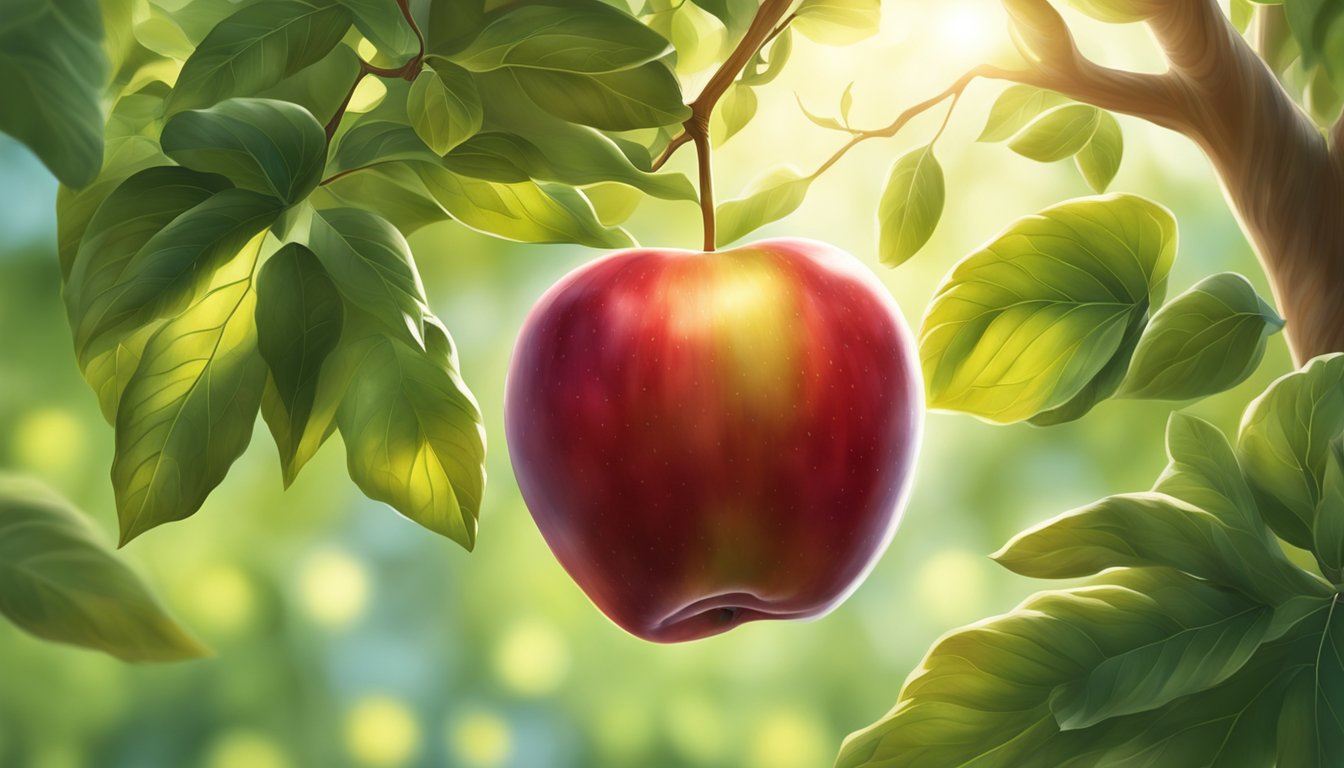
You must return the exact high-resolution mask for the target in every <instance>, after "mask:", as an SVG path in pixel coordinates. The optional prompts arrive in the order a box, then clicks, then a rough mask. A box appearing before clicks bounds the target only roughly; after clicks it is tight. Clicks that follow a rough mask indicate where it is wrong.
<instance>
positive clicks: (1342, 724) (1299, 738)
mask: <svg viewBox="0 0 1344 768" xmlns="http://www.w3.org/2000/svg"><path fill="white" fill-rule="evenodd" d="M1339 601H1340V598H1339V596H1335V597H1334V598H1332V599H1331V601H1330V605H1329V608H1328V609H1327V610H1326V611H1324V613H1325V621H1324V624H1323V626H1322V625H1317V626H1313V627H1311V629H1312V630H1314V631H1315V632H1314V634H1312V633H1309V632H1302V633H1301V634H1302V635H1304V637H1303V638H1302V639H1303V640H1308V641H1310V644H1309V645H1307V647H1305V648H1303V649H1302V652H1301V653H1300V654H1299V656H1298V658H1297V659H1294V661H1296V662H1297V665H1296V666H1295V667H1294V670H1295V671H1296V670H1297V669H1299V668H1302V667H1305V669H1301V672H1300V674H1299V675H1298V676H1297V679H1296V681H1295V683H1294V685H1293V686H1292V687H1291V688H1290V690H1289V692H1288V694H1287V697H1286V698H1285V700H1284V704H1283V712H1282V715H1281V717H1280V719H1279V734H1280V736H1279V762H1278V764H1279V765H1280V766H1283V767H1284V768H1289V767H1290V766H1312V768H1326V767H1327V766H1334V765H1339V764H1340V763H1341V761H1344V715H1341V713H1344V610H1340V606H1339Z"/></svg>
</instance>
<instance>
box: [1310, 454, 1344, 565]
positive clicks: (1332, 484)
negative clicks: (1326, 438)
mask: <svg viewBox="0 0 1344 768" xmlns="http://www.w3.org/2000/svg"><path fill="white" fill-rule="evenodd" d="M1311 534H1312V550H1313V551H1314V552H1315V553H1316V560H1317V561H1318V562H1319V563H1320V564H1321V570H1322V572H1324V573H1325V575H1326V576H1327V577H1329V579H1330V580H1331V581H1332V582H1334V583H1335V585H1336V586H1340V585H1341V584H1344V435H1341V436H1339V437H1336V438H1335V439H1334V440H1333V441H1331V442H1330V457H1329V459H1328V460H1327V462H1326V466H1325V480H1324V482H1323V483H1322V488H1321V501H1320V503H1319V504H1317V505H1316V522H1315V525H1314V526H1313V527H1312V532H1311Z"/></svg>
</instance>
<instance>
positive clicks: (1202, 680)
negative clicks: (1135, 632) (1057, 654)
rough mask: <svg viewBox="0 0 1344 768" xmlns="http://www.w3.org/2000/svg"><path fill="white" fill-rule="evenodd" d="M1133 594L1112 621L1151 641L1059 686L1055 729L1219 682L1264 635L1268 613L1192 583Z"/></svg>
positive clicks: (1053, 700) (1158, 585) (1053, 704)
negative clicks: (1150, 631) (1147, 634)
mask: <svg viewBox="0 0 1344 768" xmlns="http://www.w3.org/2000/svg"><path fill="white" fill-rule="evenodd" d="M1148 586H1150V588H1148V589H1144V590H1139V589H1138V588H1137V587H1138V585H1135V586H1134V588H1135V589H1136V592H1138V594H1135V595H1134V596H1133V603H1132V604H1131V605H1127V606H1126V610H1125V611H1124V612H1123V613H1122V615H1121V616H1117V617H1116V618H1115V620H1116V621H1124V622H1134V623H1141V624H1147V625H1150V626H1153V627H1157V628H1160V629H1159V631H1158V632H1155V633H1154V635H1155V636H1154V637H1153V639H1152V640H1149V641H1148V642H1147V643H1144V644H1143V645H1139V646H1137V647H1134V648H1131V649H1129V650H1125V651H1122V652H1119V653H1116V654H1114V655H1106V656H1105V657H1104V658H1103V659H1102V660H1101V661H1100V662H1099V663H1098V664H1096V666H1094V667H1093V668H1092V669H1091V670H1089V671H1088V673H1087V674H1086V676H1084V677H1080V678H1077V679H1075V680H1071V681H1069V682H1067V683H1064V684H1063V685H1061V686H1060V687H1059V688H1058V689H1056V690H1055V692H1054V694H1053V695H1052V696H1051V697H1050V709H1051V711H1052V712H1053V713H1054V715H1055V720H1056V722H1058V723H1059V726H1060V728H1061V729H1063V730H1072V729H1076V728H1087V727H1088V726H1092V725H1096V724H1097V723H1100V722H1101V721H1103V720H1106V719H1108V718H1111V717H1116V716H1118V715H1128V714H1133V713H1135V712H1145V711H1147V710H1150V709H1156V708H1157V707H1160V706H1162V705H1164V704H1167V703H1169V702H1171V701H1174V700H1175V699H1178V698H1180V697H1181V696H1185V695H1187V694H1191V693H1197V692H1199V691H1203V690H1205V689H1208V688H1212V687H1213V686H1215V685H1217V684H1219V683H1221V682H1223V681H1224V680H1226V679H1228V678H1229V677H1231V676H1232V674H1233V673H1235V672H1236V671H1237V670H1238V669H1240V668H1241V667H1242V665H1243V664H1245V663H1246V662H1247V661H1249V660H1250V658H1251V654H1253V653H1254V652H1255V651H1256V649H1257V648H1258V647H1259V646H1260V643H1261V642H1262V641H1263V640H1264V639H1265V637H1266V634H1267V633H1268V631H1269V625H1270V615H1271V613H1272V611H1271V609H1270V608H1268V607H1267V606H1264V605H1260V604H1257V603H1255V602H1253V601H1251V600H1250V599H1249V598H1247V597H1245V596H1244V595H1242V594H1240V593H1238V592H1234V591H1231V590H1226V589H1219V588H1217V587H1213V586H1210V585H1208V584H1207V583H1206V582H1201V581H1197V580H1194V579H1180V578H1172V579H1170V580H1169V581H1165V582H1155V583H1153V584H1151V585H1148Z"/></svg>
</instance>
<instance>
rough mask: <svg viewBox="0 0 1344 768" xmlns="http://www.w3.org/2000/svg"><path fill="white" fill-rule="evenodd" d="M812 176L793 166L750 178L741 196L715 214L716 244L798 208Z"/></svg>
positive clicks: (730, 239) (720, 243)
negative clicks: (743, 194)
mask: <svg viewBox="0 0 1344 768" xmlns="http://www.w3.org/2000/svg"><path fill="white" fill-rule="evenodd" d="M811 183H812V177H810V176H800V175H799V174H798V172H797V171H795V170H793V169H792V168H777V169H775V170H774V171H771V172H770V173H768V174H766V175H765V176H763V177H761V178H759V179H757V180H756V181H754V182H752V185H751V186H750V187H749V188H748V189H747V194H746V195H745V196H744V197H741V198H738V199H736V200H729V201H728V202H726V203H723V204H722V205H720V206H719V207H718V209H717V212H716V214H715V219H716V223H717V230H716V231H717V234H716V237H715V240H716V245H718V246H719V247H722V246H725V245H727V244H729V243H731V242H733V241H735V240H740V239H741V238H743V237H746V236H747V235H749V234H751V233H752V232H753V231H755V230H756V229H757V228H759V227H762V226H764V225H766V224H769V223H770V222H772V221H778V220H780V219H782V218H784V217H785V216H788V215H789V214H790V213H793V212H794V211H796V210H798V206H800V205H802V204H803V198H805V197H806V196H807V188H808V186H809V185H810V184H811Z"/></svg>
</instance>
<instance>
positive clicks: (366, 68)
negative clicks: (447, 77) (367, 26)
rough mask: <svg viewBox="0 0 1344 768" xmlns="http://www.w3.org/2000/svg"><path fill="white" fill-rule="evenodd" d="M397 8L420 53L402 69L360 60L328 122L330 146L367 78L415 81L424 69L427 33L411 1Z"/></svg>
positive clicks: (404, 0)
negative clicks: (421, 26)
mask: <svg viewBox="0 0 1344 768" xmlns="http://www.w3.org/2000/svg"><path fill="white" fill-rule="evenodd" d="M397 7H398V8H400V9H401V15H402V18H404V19H406V23H407V24H409V25H410V27H411V30H412V31H413V32H415V39H416V41H417V42H418V43H419V51H417V52H416V54H415V55H414V56H412V57H411V58H410V60H408V61H407V62H406V63H405V64H402V65H401V66H400V67H377V66H374V65H373V64H371V63H369V62H367V61H365V60H364V59H362V58H361V59H360V60H359V72H357V73H356V74H355V80H354V82H352V83H350V89H349V90H347V91H346V92H345V98H344V99H342V100H341V105H340V106H339V107H337V108H336V112H335V113H333V114H332V116H331V119H330V120H328V121H327V125H326V133H327V143H328V144H330V143H331V139H332V137H333V136H335V135H336V129H337V128H340V127H341V118H343V117H345V111H346V110H347V109H349V108H350V100H351V99H353V98H354V97H355V89H357V88H359V84H360V83H361V82H363V81H364V78H365V77H367V76H369V75H377V76H378V77H383V78H388V79H393V78H400V79H402V80H414V79H415V77H416V75H419V74H420V71H421V70H422V69H424V64H425V33H424V32H421V31H420V25H419V24H416V23H415V17H414V16H412V15H411V5H410V0H397Z"/></svg>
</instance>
